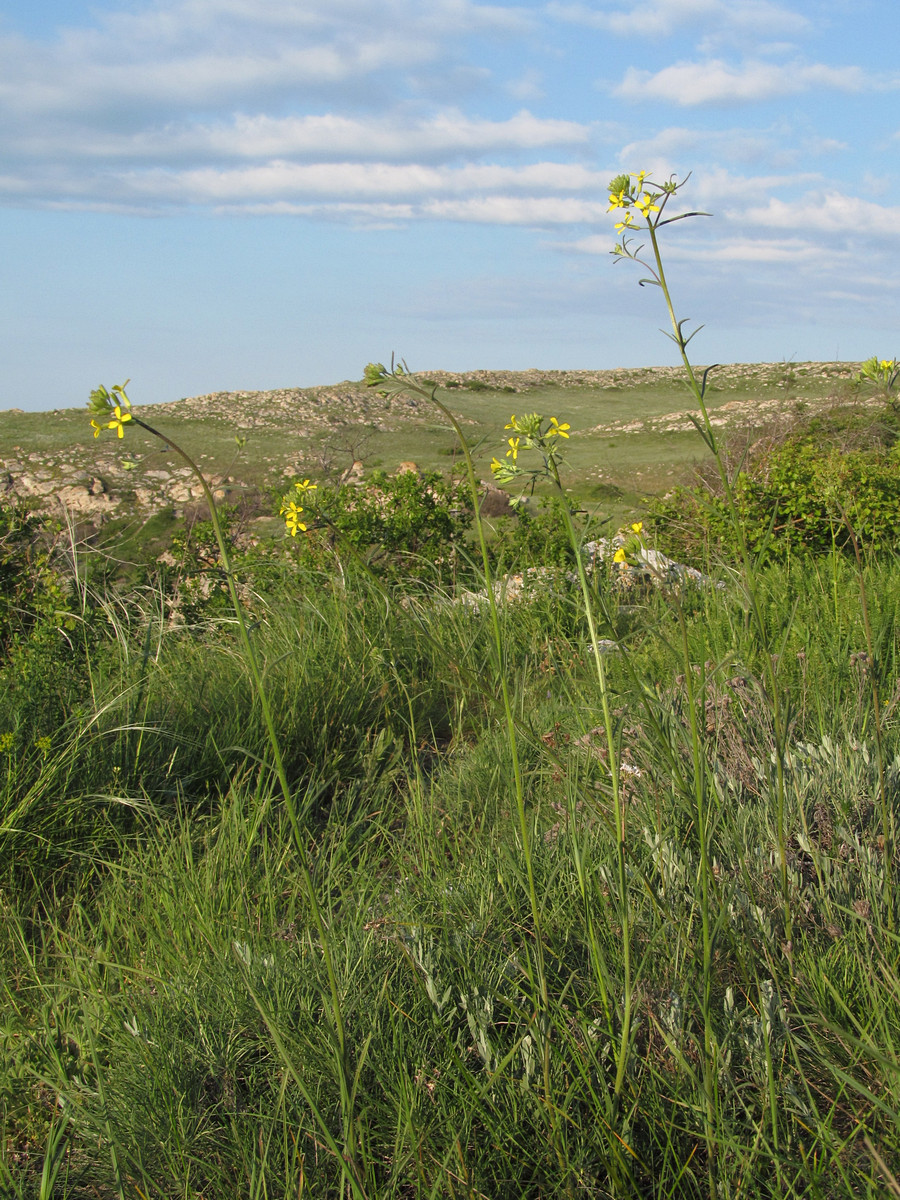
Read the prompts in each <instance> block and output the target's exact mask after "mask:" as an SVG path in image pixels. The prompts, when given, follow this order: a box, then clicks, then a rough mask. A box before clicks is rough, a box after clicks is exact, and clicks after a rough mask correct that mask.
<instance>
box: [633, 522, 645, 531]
mask: <svg viewBox="0 0 900 1200" xmlns="http://www.w3.org/2000/svg"><path fill="white" fill-rule="evenodd" d="M643 528H644V522H643V521H636V522H635V523H634V524H633V525H632V526H631V529H632V532H634V533H637V534H640V532H641V530H642V529H643Z"/></svg>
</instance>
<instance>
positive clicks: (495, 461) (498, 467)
mask: <svg viewBox="0 0 900 1200" xmlns="http://www.w3.org/2000/svg"><path fill="white" fill-rule="evenodd" d="M491 470H492V471H493V472H494V474H495V475H496V473H497V472H498V471H502V470H503V463H502V462H501V461H500V459H499V458H492V459H491Z"/></svg>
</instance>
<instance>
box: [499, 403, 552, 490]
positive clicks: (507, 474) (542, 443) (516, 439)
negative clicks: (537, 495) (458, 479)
mask: <svg viewBox="0 0 900 1200" xmlns="http://www.w3.org/2000/svg"><path fill="white" fill-rule="evenodd" d="M571 428H572V426H571V425H569V424H568V423H567V422H565V421H563V422H562V423H560V420H559V418H558V417H549V418H548V417H544V416H542V415H541V414H540V413H524V414H523V415H522V416H521V417H517V416H516V414H515V413H513V415H512V416H511V417H510V418H509V421H507V423H506V425H505V426H504V429H511V430H512V432H513V434H514V435H515V436H513V437H511V438H507V439H506V444H507V446H508V447H509V449H508V450H507V451H506V457H507V458H508V459H509V460H510V461H509V462H501V461H500V459H499V458H493V459H491V471H492V472H493V474H494V478H495V479H496V480H497V482H498V483H509V482H510V481H511V480H513V479H515V478H517V477H518V476H522V475H527V474H528V472H523V471H522V469H521V468H520V467H519V465H518V458H519V452H520V451H521V450H538V451H539V452H540V453H541V454H542V455H543V456H544V460H545V462H544V467H545V471H546V470H549V469H550V467H551V465H552V467H553V469H554V470H555V465H556V464H557V463H558V462H559V461H560V457H559V451H558V450H557V449H556V448H555V447H554V443H553V442H552V441H551V439H552V438H567V437H568V436H569V430H570V429H571ZM532 474H534V473H533V472H532ZM538 474H543V472H540V471H539V472H538ZM535 478H537V476H536V475H535Z"/></svg>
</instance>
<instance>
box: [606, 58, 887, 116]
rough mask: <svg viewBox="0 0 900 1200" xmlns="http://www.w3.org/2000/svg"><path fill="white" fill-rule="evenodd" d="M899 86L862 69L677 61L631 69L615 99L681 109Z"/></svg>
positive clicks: (759, 62)
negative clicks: (652, 69)
mask: <svg viewBox="0 0 900 1200" xmlns="http://www.w3.org/2000/svg"><path fill="white" fill-rule="evenodd" d="M896 86H898V81H897V80H895V79H891V80H876V79H875V78H874V77H873V76H872V75H871V74H870V73H867V72H865V71H863V70H862V68H860V67H830V66H827V65H826V64H824V63H811V64H803V63H796V62H795V63H782V64H777V63H769V62H763V61H761V60H756V61H751V62H745V63H742V64H741V65H740V66H732V65H730V64H728V63H726V62H724V61H723V60H722V59H708V60H705V61H701V62H680V63H674V64H673V65H672V66H670V67H664V68H663V69H662V70H661V71H657V72H656V73H651V72H650V71H642V70H639V69H638V68H637V67H629V68H628V70H627V71H626V72H625V76H624V78H623V80H622V82H621V83H620V84H619V86H618V87H617V88H616V89H615V95H617V96H621V97H622V98H623V99H625V100H635V101H639V100H644V101H647V100H652V101H658V100H664V101H666V102H668V103H672V104H679V105H681V106H682V107H693V106H695V105H699V104H716V105H721V104H741V103H744V102H746V101H753V100H773V99H776V98H778V97H780V96H790V95H795V94H797V93H800V92H808V91H810V90H811V89H813V88H815V89H819V90H823V89H824V90H837V91H843V92H863V91H869V90H873V89H875V88H879V89H880V88H887V87H896Z"/></svg>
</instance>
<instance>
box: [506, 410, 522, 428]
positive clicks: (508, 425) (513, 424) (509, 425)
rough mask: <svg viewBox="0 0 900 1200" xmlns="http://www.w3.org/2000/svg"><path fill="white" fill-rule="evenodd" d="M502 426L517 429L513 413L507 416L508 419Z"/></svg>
mask: <svg viewBox="0 0 900 1200" xmlns="http://www.w3.org/2000/svg"><path fill="white" fill-rule="evenodd" d="M503 428H504V429H518V428H519V425H518V422H517V421H516V414H515V413H513V415H512V416H511V417H510V418H509V421H508V422H507V423H506V424H505V425H504V426H503Z"/></svg>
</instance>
